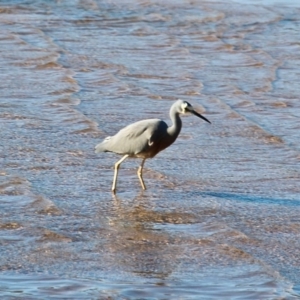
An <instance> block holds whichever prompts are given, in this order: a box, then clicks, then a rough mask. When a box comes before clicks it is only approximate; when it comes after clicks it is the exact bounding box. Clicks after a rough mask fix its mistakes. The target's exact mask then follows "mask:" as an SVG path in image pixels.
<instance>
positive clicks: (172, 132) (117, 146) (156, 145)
mask: <svg viewBox="0 0 300 300" xmlns="http://www.w3.org/2000/svg"><path fill="white" fill-rule="evenodd" d="M186 113H192V114H194V115H195V116H197V117H199V118H201V119H203V120H205V121H206V122H208V123H210V121H209V120H207V119H206V118H205V117H203V116H202V115H200V114H199V113H197V112H196V111H195V110H194V108H193V107H192V105H191V104H190V103H188V102H186V101H183V100H177V101H176V102H175V103H174V104H173V105H172V106H171V109H170V118H171V120H172V123H173V124H172V126H168V125H167V123H165V122H164V121H162V120H160V119H148V120H142V121H139V122H136V123H133V124H130V125H128V126H126V127H125V128H123V129H121V130H120V131H119V132H118V133H117V134H116V135H114V136H109V137H107V138H105V139H104V141H103V142H101V143H100V144H98V145H97V146H96V147H95V152H96V153H100V152H114V153H117V154H121V155H123V157H122V158H121V159H120V160H119V161H117V162H116V164H115V173H114V180H113V185H112V191H113V192H114V193H115V191H116V187H117V177H118V170H119V167H120V165H121V163H122V162H123V161H124V160H125V159H126V158H127V157H137V158H141V159H142V163H141V165H140V167H139V168H138V172H137V175H138V177H139V180H140V183H141V185H142V188H143V189H144V190H145V189H146V186H145V183H144V180H143V167H144V163H145V160H146V159H147V158H152V157H154V156H155V155H156V154H157V153H158V152H160V151H162V150H164V149H165V148H167V147H169V146H170V145H172V144H173V143H174V142H175V140H176V138H177V137H178V135H179V133H180V130H181V127H182V121H181V119H180V116H179V115H180V114H186Z"/></svg>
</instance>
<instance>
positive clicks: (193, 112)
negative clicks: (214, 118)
mask: <svg viewBox="0 0 300 300" xmlns="http://www.w3.org/2000/svg"><path fill="white" fill-rule="evenodd" d="M189 112H190V113H192V114H193V115H195V116H197V117H199V118H201V119H203V120H204V121H206V122H208V123H209V124H211V123H210V121H209V120H207V119H206V118H205V117H203V116H202V115H200V114H198V113H197V112H196V111H194V109H191V110H189Z"/></svg>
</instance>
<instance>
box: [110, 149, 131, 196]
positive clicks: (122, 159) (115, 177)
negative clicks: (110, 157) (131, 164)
mask: <svg viewBox="0 0 300 300" xmlns="http://www.w3.org/2000/svg"><path fill="white" fill-rule="evenodd" d="M128 156H129V155H128V154H126V155H124V156H123V157H122V158H121V159H120V160H119V161H117V162H116V163H115V174H114V181H113V185H112V188H111V190H112V191H113V193H115V192H116V187H117V177H118V170H119V168H120V165H121V163H122V162H123V161H124V160H125V159H126V158H127V157H128Z"/></svg>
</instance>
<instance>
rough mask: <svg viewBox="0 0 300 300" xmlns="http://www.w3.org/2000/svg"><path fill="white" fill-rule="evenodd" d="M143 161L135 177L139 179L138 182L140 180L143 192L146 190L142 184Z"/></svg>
mask: <svg viewBox="0 0 300 300" xmlns="http://www.w3.org/2000/svg"><path fill="white" fill-rule="evenodd" d="M145 160H146V159H143V161H142V163H141V165H140V166H139V168H138V171H137V175H138V177H139V180H140V183H141V185H142V188H143V190H145V189H146V186H145V183H144V180H143V167H144V163H145Z"/></svg>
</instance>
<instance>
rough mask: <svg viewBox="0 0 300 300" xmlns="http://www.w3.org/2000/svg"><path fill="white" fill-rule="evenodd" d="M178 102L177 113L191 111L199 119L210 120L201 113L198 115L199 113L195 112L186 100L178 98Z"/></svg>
mask: <svg viewBox="0 0 300 300" xmlns="http://www.w3.org/2000/svg"><path fill="white" fill-rule="evenodd" d="M178 102H179V103H178V104H179V107H180V108H179V113H181V114H187V113H191V114H193V115H195V116H197V117H199V118H201V119H203V120H204V121H206V122H208V123H210V121H209V120H208V119H206V118H205V117H203V116H202V115H200V114H199V113H197V112H196V111H195V110H194V107H193V106H192V105H191V104H190V103H188V102H187V101H183V100H178Z"/></svg>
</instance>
